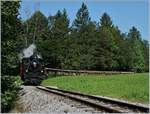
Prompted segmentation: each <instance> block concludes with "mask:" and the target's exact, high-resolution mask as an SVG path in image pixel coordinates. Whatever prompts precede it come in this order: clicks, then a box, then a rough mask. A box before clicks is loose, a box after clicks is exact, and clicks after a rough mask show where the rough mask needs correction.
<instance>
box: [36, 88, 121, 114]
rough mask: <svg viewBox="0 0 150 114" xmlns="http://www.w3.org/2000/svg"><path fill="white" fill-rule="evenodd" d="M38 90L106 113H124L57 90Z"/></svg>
mask: <svg viewBox="0 0 150 114" xmlns="http://www.w3.org/2000/svg"><path fill="white" fill-rule="evenodd" d="M37 88H38V89H40V90H44V91H48V92H51V93H54V94H58V95H61V96H64V97H68V98H70V99H73V100H76V101H79V102H81V103H84V104H86V105H90V106H91V107H94V108H98V109H101V110H105V111H107V112H110V113H123V112H122V111H119V110H116V109H113V108H110V107H107V106H104V105H101V104H97V103H95V102H91V101H88V100H86V99H82V98H78V97H75V96H71V95H68V94H65V93H62V91H61V92H60V91H56V90H51V89H50V88H47V87H42V86H37Z"/></svg>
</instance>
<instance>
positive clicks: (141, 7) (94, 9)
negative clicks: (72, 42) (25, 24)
mask: <svg viewBox="0 0 150 114" xmlns="http://www.w3.org/2000/svg"><path fill="white" fill-rule="evenodd" d="M36 1H37V0H26V1H22V2H21V8H20V16H21V18H22V20H25V19H27V18H28V16H27V14H26V13H25V11H28V12H29V13H30V16H31V15H32V14H33V12H34V11H35V10H36V8H38V9H39V10H40V11H41V12H42V13H43V14H44V15H45V16H47V17H48V16H49V15H54V14H55V13H56V12H57V11H58V10H63V8H65V9H66V10H67V14H68V18H69V19H70V22H71V23H72V21H73V20H74V19H75V17H76V13H77V11H78V9H79V8H80V7H81V4H82V2H83V1H84V3H85V4H86V5H87V7H88V10H89V13H90V17H91V19H92V20H95V21H96V22H99V20H100V17H101V16H102V14H103V13H104V12H107V13H108V14H109V16H110V17H111V19H112V21H113V23H114V24H115V25H117V26H118V27H119V29H120V30H121V31H122V32H128V31H129V29H130V28H131V27H132V26H135V27H136V28H138V30H139V31H140V33H141V35H142V38H144V39H147V40H148V0H105V1H104V0H38V2H36ZM38 4H39V5H38Z"/></svg>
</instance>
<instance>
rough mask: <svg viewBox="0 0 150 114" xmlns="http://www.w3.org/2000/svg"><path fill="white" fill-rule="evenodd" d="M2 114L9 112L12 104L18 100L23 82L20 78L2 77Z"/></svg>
mask: <svg viewBox="0 0 150 114" xmlns="http://www.w3.org/2000/svg"><path fill="white" fill-rule="evenodd" d="M1 82H2V85H1V87H2V91H1V92H2V93H1V112H3V113H4V112H9V111H10V109H11V107H12V103H13V101H14V100H15V98H17V95H18V90H19V86H20V85H21V83H22V82H21V80H20V78H19V76H17V77H16V76H2V78H1Z"/></svg>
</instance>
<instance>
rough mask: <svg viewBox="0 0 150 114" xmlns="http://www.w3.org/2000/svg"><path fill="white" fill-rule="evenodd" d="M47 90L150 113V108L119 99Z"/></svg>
mask: <svg viewBox="0 0 150 114" xmlns="http://www.w3.org/2000/svg"><path fill="white" fill-rule="evenodd" d="M46 88H49V89H53V90H57V91H62V92H65V93H70V94H75V95H80V96H85V97H89V98H91V99H96V100H100V101H104V102H108V103H114V104H118V105H120V106H126V107H128V108H129V109H137V110H139V111H141V112H149V107H148V106H144V105H139V104H136V103H131V102H126V101H121V100H117V99H111V98H107V97H102V96H96V95H88V94H85V93H80V92H74V91H68V90H63V89H58V88H53V87H50V86H47V87H46Z"/></svg>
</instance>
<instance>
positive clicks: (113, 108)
mask: <svg viewBox="0 0 150 114" xmlns="http://www.w3.org/2000/svg"><path fill="white" fill-rule="evenodd" d="M37 88H38V89H41V90H44V91H48V92H51V93H54V94H57V95H61V96H64V97H68V98H70V99H73V100H76V101H79V102H82V103H84V104H86V105H89V106H91V107H94V108H97V109H101V110H105V111H106V112H110V113H133V112H136V113H143V112H144V113H148V112H149V107H147V106H144V105H137V104H134V103H128V102H122V101H119V100H113V99H109V98H105V97H100V96H94V95H87V94H83V93H79V92H71V91H67V90H62V89H58V88H53V87H43V86H37Z"/></svg>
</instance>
